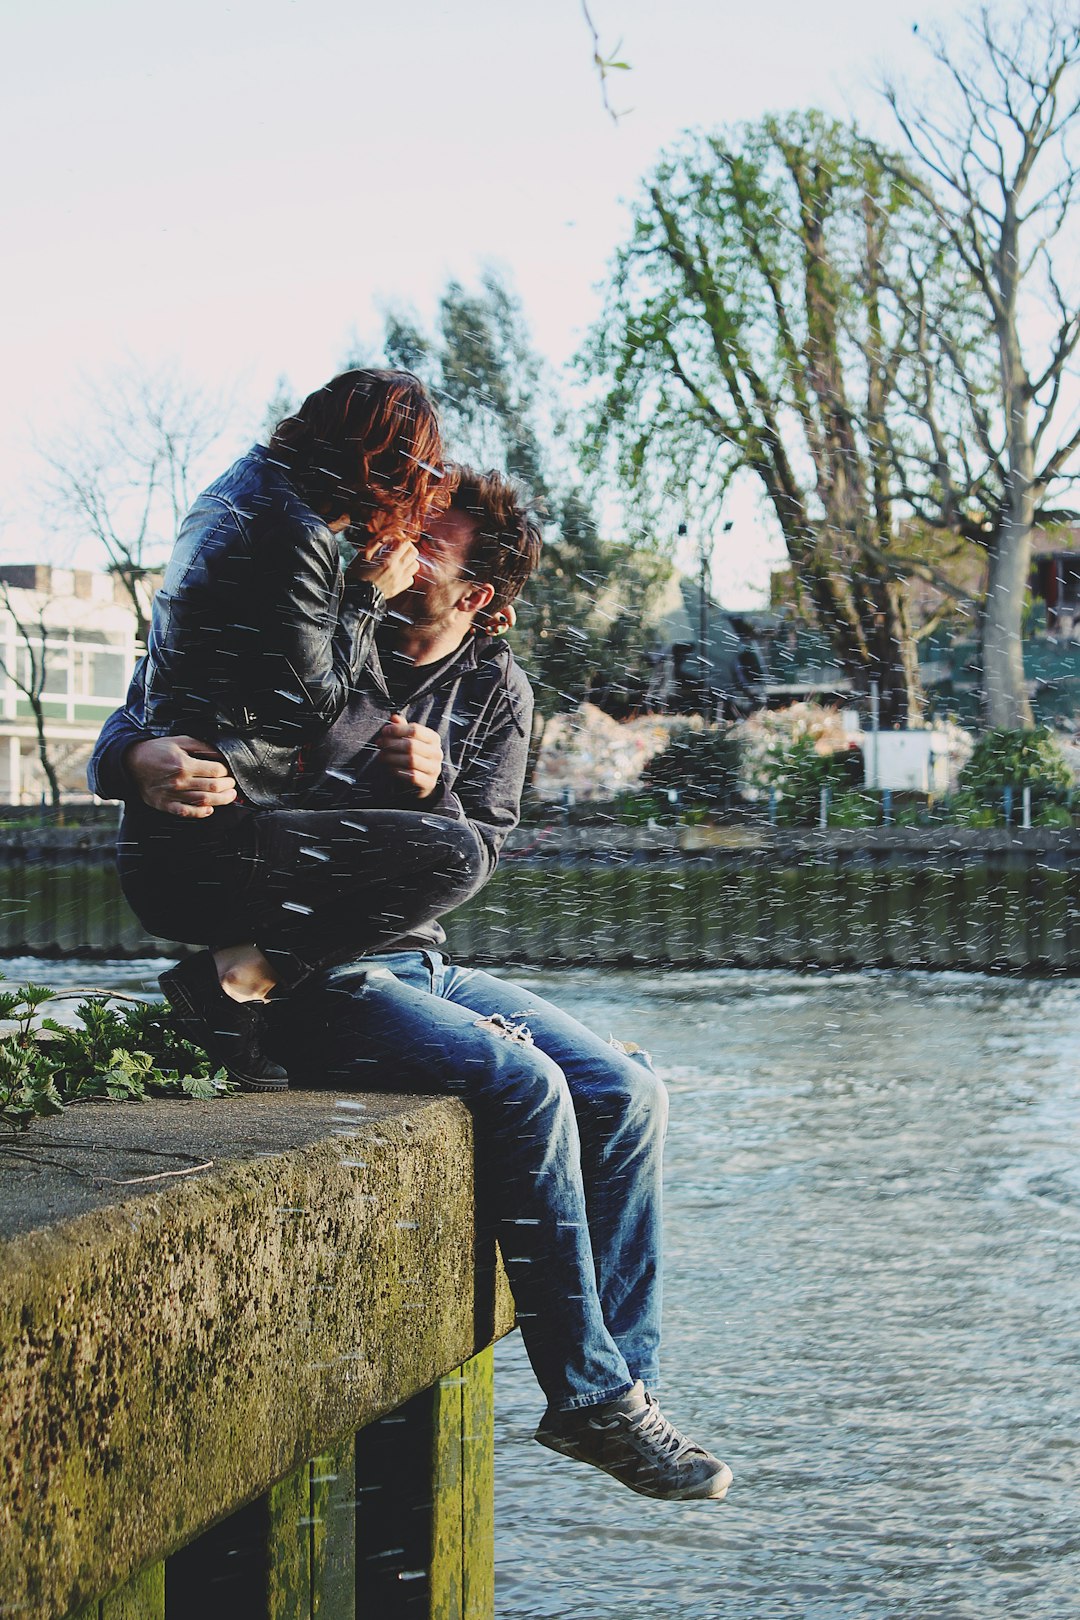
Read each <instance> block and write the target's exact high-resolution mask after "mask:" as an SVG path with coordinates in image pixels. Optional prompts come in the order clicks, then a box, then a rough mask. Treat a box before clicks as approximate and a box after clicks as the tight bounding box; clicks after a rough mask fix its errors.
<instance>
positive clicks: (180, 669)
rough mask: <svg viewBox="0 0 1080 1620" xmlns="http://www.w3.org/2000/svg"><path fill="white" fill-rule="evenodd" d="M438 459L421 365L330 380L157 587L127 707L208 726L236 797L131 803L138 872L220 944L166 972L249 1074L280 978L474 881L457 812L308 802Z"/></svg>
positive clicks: (434, 493) (215, 492)
mask: <svg viewBox="0 0 1080 1620" xmlns="http://www.w3.org/2000/svg"><path fill="white" fill-rule="evenodd" d="M441 456H442V445H441V440H440V435H439V427H438V421H437V418H436V415H435V411H434V408H433V406H432V404H431V401H430V399H429V398H428V396H427V394H426V392H425V390H424V388H423V386H422V385H421V384H420V382H419V381H418V380H417V379H416V378H415V377H413V376H411V375H410V374H409V373H407V372H395V371H376V370H366V371H350V372H345V373H344V374H342V375H341V376H339V377H335V378H333V379H332V380H331V382H329V383H328V384H327V385H326V387H325V388H321V389H319V390H318V391H317V392H316V393H314V394H312V395H310V396H309V397H308V398H307V399H306V400H305V401H304V403H303V405H301V407H300V408H299V410H298V411H297V412H296V413H295V414H294V415H293V416H290V417H287V418H286V419H285V421H283V422H281V423H280V424H279V425H278V427H277V428H276V430H275V432H274V434H273V436H272V438H271V440H270V444H269V447H268V448H267V449H265V450H263V449H261V448H256V449H254V450H252V451H251V452H249V454H248V455H246V456H244V457H242V458H241V459H240V461H238V462H237V463H236V464H235V465H234V466H233V467H232V468H230V469H229V471H228V472H227V473H226V474H225V475H224V477H223V478H220V479H219V480H218V481H217V482H216V483H214V484H212V485H211V486H210V488H209V489H208V490H206V491H205V492H204V493H203V494H202V495H200V496H199V498H198V500H197V501H196V502H195V504H194V506H193V507H192V509H191V511H190V512H189V513H188V515H187V517H186V518H185V519H184V522H183V524H182V525H181V528H180V532H179V534H178V535H177V539H176V544H175V546H174V549H173V553H172V557H171V558H170V561H169V565H168V568H167V570H166V574H165V579H164V583H163V585H162V588H161V590H160V591H159V592H158V595H157V597H156V598H155V601H154V607H153V619H152V625H151V631H150V635H149V638H148V646H147V656H146V659H145V661H144V664H143V667H142V670H141V672H140V675H139V676H138V678H137V681H136V683H135V698H136V701H135V703H134V704H132V703H131V701H130V699H129V711H130V712H132V713H133V717H134V718H136V719H137V720H138V722H139V724H140V725H141V726H142V728H143V729H144V730H145V731H146V732H148V733H149V734H150V735H153V736H179V735H192V736H197V737H201V738H204V739H206V741H207V742H208V743H211V744H212V745H213V747H214V748H215V749H216V750H217V752H218V754H219V755H220V756H221V757H222V758H223V759H224V760H225V762H226V763H227V764H228V767H229V770H230V773H231V775H232V776H233V777H234V779H235V781H236V783H237V788H238V790H239V801H238V803H237V804H236V805H230V806H228V807H225V808H222V809H218V810H217V811H215V813H214V815H213V816H212V817H210V818H208V819H207V820H197V821H182V820H177V819H176V818H174V817H170V816H166V815H161V814H159V813H158V812H156V811H154V810H151V809H149V808H148V807H146V806H145V805H142V804H140V803H136V802H134V801H132V802H130V803H129V805H128V807H127V809H126V811H125V816H124V820H123V822H122V824H121V834H120V846H119V856H118V864H119V867H120V875H121V881H122V885H123V888H124V893H125V895H126V897H127V899H128V901H129V903H130V904H131V906H132V909H133V910H134V911H135V913H136V915H137V916H138V917H139V918H140V920H141V921H142V922H143V924H144V926H146V927H147V928H148V929H150V931H151V932H153V933H157V934H160V935H162V936H164V937H167V938H172V939H182V940H187V941H191V942H192V943H199V944H205V945H207V946H208V947H209V949H208V950H206V951H204V952H202V953H200V954H199V955H196V956H193V957H189V958H187V959H185V960H184V961H183V962H181V963H180V964H179V965H178V966H177V967H175V968H173V969H171V970H170V971H169V972H167V973H165V974H163V975H162V978H161V985H162V989H163V990H164V992H165V995H166V997H167V998H168V1000H169V1002H170V1003H171V1005H172V1008H173V1012H174V1016H175V1019H176V1022H177V1024H178V1027H180V1029H181V1030H182V1032H183V1033H184V1034H185V1035H186V1036H188V1037H189V1038H190V1039H193V1040H195V1041H197V1042H198V1043H199V1044H200V1045H202V1046H204V1047H205V1048H206V1050H207V1051H208V1052H209V1053H210V1055H211V1056H212V1057H213V1058H214V1059H215V1060H216V1061H218V1062H221V1063H223V1064H224V1065H225V1067H226V1068H227V1069H228V1070H229V1072H230V1074H231V1075H232V1076H233V1077H234V1078H236V1079H238V1080H239V1081H241V1082H242V1083H244V1084H246V1085H249V1086H257V1087H264V1086H276V1085H280V1084H281V1083H282V1082H283V1081H284V1079H285V1076H284V1074H283V1071H282V1070H281V1069H280V1068H278V1067H277V1066H276V1065H275V1064H273V1063H272V1062H271V1061H270V1060H269V1059H268V1057H267V1056H266V1054H265V1052H264V1051H263V1046H262V1022H261V1011H260V1009H261V1007H262V1005H263V1003H265V1001H266V1000H267V999H268V998H269V997H270V996H271V995H273V994H279V995H280V994H283V993H287V992H288V991H289V990H290V989H292V988H293V987H294V986H295V985H297V984H298V983H300V982H301V981H302V980H303V979H304V978H305V977H307V976H308V975H309V974H310V973H312V972H314V971H316V970H317V969H319V968H323V967H326V966H329V965H331V964H332V963H333V962H335V961H341V960H346V959H348V958H350V957H352V956H356V955H359V954H361V953H362V952H363V951H365V950H371V949H373V948H375V947H377V946H378V945H379V944H381V943H383V942H385V941H386V940H387V939H389V938H392V937H394V935H396V934H400V933H401V932H403V931H404V929H406V928H407V927H408V926H410V925H412V924H414V923H418V922H421V921H423V920H427V919H428V918H429V917H430V916H432V915H434V914H435V913H436V912H437V911H440V910H445V909H447V907H448V905H452V904H454V903H456V902H457V901H458V900H460V899H462V898H464V897H465V894H466V893H467V892H468V890H469V888H470V886H471V884H472V883H473V881H474V879H475V873H476V870H477V865H478V851H477V848H476V840H475V835H473V834H472V832H471V830H470V829H468V828H467V827H464V826H462V825H461V824H459V823H456V822H453V821H450V820H448V819H446V818H437V817H432V816H424V815H423V814H421V813H418V812H414V811H404V810H402V811H380V812H376V813H371V812H368V813H365V815H364V818H363V823H362V824H361V823H360V822H359V821H358V820H357V819H356V818H355V817H353V818H352V819H350V818H349V816H348V813H347V812H342V811H336V810H335V811H305V810H303V808H302V806H303V802H304V790H305V781H304V775H303V750H304V747H305V745H306V744H308V743H311V742H314V741H315V740H316V739H317V738H318V737H319V736H320V735H321V734H322V733H323V732H324V731H325V730H326V729H327V728H328V727H329V726H330V725H331V724H332V723H333V721H334V720H335V719H336V718H337V716H338V714H340V712H341V710H342V709H343V708H344V706H345V703H346V702H347V700H348V695H349V690H350V687H351V686H352V685H353V684H354V683H355V681H356V679H357V677H358V675H359V672H360V670H361V669H362V667H363V665H364V663H365V661H366V659H367V657H368V654H369V652H370V648H371V643H372V639H373V636H374V632H375V627H376V625H377V624H378V622H379V620H380V619H381V617H382V616H383V613H384V611H385V602H386V599H387V598H389V597H392V596H395V595H397V594H398V593H399V592H400V591H402V590H404V589H406V588H407V586H408V585H409V584H410V583H411V582H412V579H413V576H414V575H415V573H416V569H417V565H418V553H417V550H416V545H415V541H416V540H417V539H418V538H419V534H420V526H421V522H422V519H423V517H424V514H425V512H427V511H428V510H430V508H431V507H432V505H433V504H435V505H436V506H437V505H438V502H439V480H440V462H441ZM346 530H348V531H349V533H350V536H351V539H352V541H353V543H354V544H355V546H356V554H355V556H354V557H353V558H352V560H351V561H350V562H349V564H348V566H347V567H345V568H343V566H342V558H341V555H340V552H339V545H338V539H337V536H338V535H340V534H343V533H344V531H346ZM283 847H284V848H285V849H287V850H288V855H287V857H283ZM388 904H389V905H390V908H391V909H390V910H388V909H387V906H388Z"/></svg>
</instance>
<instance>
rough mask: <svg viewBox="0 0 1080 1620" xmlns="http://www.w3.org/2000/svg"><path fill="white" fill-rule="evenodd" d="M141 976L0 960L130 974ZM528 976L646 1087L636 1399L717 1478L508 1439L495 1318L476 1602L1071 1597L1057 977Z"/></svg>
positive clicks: (846, 1618) (530, 1400) (524, 1436)
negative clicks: (633, 1484)
mask: <svg viewBox="0 0 1080 1620" xmlns="http://www.w3.org/2000/svg"><path fill="white" fill-rule="evenodd" d="M158 966H159V964H149V963H147V964H138V963H125V964H115V965H112V966H110V965H109V964H102V963H98V964H94V965H93V966H92V967H90V966H87V965H76V964H50V963H43V962H35V963H33V964H30V963H11V964H7V971H8V974H9V977H10V978H12V979H17V978H19V977H20V976H31V975H32V976H33V977H35V978H39V979H44V980H45V981H46V982H52V983H65V984H71V983H73V982H75V983H79V984H88V983H92V982H96V983H107V984H109V985H111V986H112V987H114V988H123V987H125V986H127V987H129V988H136V989H137V988H143V989H150V988H152V987H153V977H152V972H151V969H152V968H153V969H156V968H157V967H158ZM27 970H29V972H27ZM519 977H523V976H521V975H519ZM527 982H528V983H529V984H530V985H531V986H533V987H534V988H535V989H536V990H537V991H538V992H540V993H542V994H545V995H548V996H550V997H552V998H553V999H555V1000H557V1001H558V1002H560V1003H561V1005H563V1006H564V1007H566V1008H567V1009H568V1010H569V1011H572V1012H574V1013H575V1014H576V1015H577V1016H578V1017H580V1018H582V1019H583V1020H584V1021H585V1022H587V1023H589V1024H591V1025H592V1026H593V1027H595V1028H596V1029H598V1030H599V1031H601V1032H602V1033H603V1034H605V1035H607V1034H608V1033H609V1032H612V1031H613V1032H614V1033H616V1034H617V1035H619V1036H620V1037H622V1038H624V1039H626V1038H631V1039H634V1040H636V1041H638V1042H639V1043H640V1044H641V1045H643V1046H647V1047H649V1048H650V1049H651V1050H652V1052H653V1054H654V1057H655V1059H656V1061H657V1066H658V1068H659V1070H660V1072H661V1073H662V1074H663V1076H664V1078H665V1079H666V1081H667V1083H668V1085H669V1087H670V1090H671V1094H672V1125H671V1135H670V1138H669V1150H668V1177H667V1208H666V1233H667V1303H666V1332H665V1373H664V1389H663V1401H664V1406H665V1409H666V1410H667V1411H668V1413H669V1415H670V1416H671V1417H673V1418H674V1420H675V1421H676V1422H677V1423H679V1425H680V1426H681V1427H682V1428H684V1429H685V1430H686V1431H687V1432H688V1433H689V1434H691V1435H692V1436H693V1437H694V1438H695V1439H699V1440H700V1441H702V1442H704V1443H706V1444H710V1445H712V1446H713V1447H714V1449H716V1450H717V1451H719V1453H720V1454H721V1455H722V1456H723V1457H724V1458H725V1459H726V1461H727V1462H729V1463H730V1465H731V1467H732V1468H733V1470H734V1473H735V1483H734V1485H733V1486H732V1488H731V1491H730V1493H729V1496H728V1499H727V1501H726V1502H724V1503H719V1504H717V1503H691V1504H662V1503H654V1502H649V1501H647V1500H645V1499H643V1498H641V1497H637V1496H634V1495H632V1494H630V1493H629V1492H627V1491H625V1490H624V1489H623V1488H622V1487H620V1486H618V1485H616V1484H615V1483H614V1482H613V1481H610V1480H608V1479H606V1478H605V1477H604V1476H602V1475H599V1474H594V1473H593V1472H592V1471H591V1470H588V1469H586V1468H584V1467H582V1466H580V1465H578V1464H575V1463H572V1462H569V1461H567V1460H565V1459H563V1458H559V1457H555V1456H553V1455H552V1454H551V1453H549V1452H546V1451H545V1450H543V1449H542V1448H541V1447H539V1446H536V1445H535V1444H533V1442H532V1440H531V1438H530V1436H531V1433H532V1430H533V1428H534V1427H535V1423H536V1419H537V1416H538V1414H539V1410H540V1407H541V1406H542V1401H541V1400H540V1398H539V1396H538V1393H537V1390H536V1386H535V1384H534V1382H533V1380H532V1377H531V1374H530V1372H529V1369H528V1365H527V1363H526V1361H525V1359H524V1356H523V1353H522V1350H521V1346H520V1341H519V1339H518V1337H517V1336H516V1335H515V1336H514V1337H513V1338H511V1339H510V1340H507V1341H505V1342H504V1343H503V1344H501V1345H500V1346H499V1347H498V1349H497V1352H496V1356H497V1361H496V1394H497V1443H496V1475H497V1480H496V1489H497V1529H496V1558H497V1574H498V1615H499V1617H500V1620H529V1617H533V1616H536V1617H539V1616H558V1617H561V1620H638V1617H645V1616H649V1617H653V1620H684V1617H685V1620H691V1617H692V1620H713V1617H715V1620H720V1617H721V1616H723V1617H724V1620H729V1617H735V1620H787V1617H791V1620H856V1617H857V1620H915V1617H918V1620H968V1617H971V1620H976V1617H977V1620H986V1617H987V1616H990V1615H994V1616H999V1617H1001V1616H1005V1617H1010V1620H1011V1617H1014V1616H1015V1617H1016V1620H1021V1617H1023V1620H1040V1617H1043V1616H1045V1617H1047V1620H1071V1617H1073V1616H1077V1615H1080V1490H1078V1485H1080V1467H1078V1460H1077V1456H1078V1454H1077V1442H1078V1436H1080V1152H1078V1149H1080V1123H1078V1119H1080V1115H1078V1108H1077V1104H1078V1102H1080V1079H1078V1063H1077V1055H1078V1048H1080V983H1075V982H1060V981H1058V982H1055V981H1033V980H1025V981H1014V980H1006V979H990V978H982V977H978V976H965V975H959V974H939V975H926V974H904V973H865V974H858V975H856V974H850V975H835V976H827V975H822V976H816V977H815V976H806V975H796V974H791V973H764V972H762V973H740V972H717V973H709V972H695V973H676V972H666V973H665V972H656V973H653V972H650V973H644V972H637V973H616V972H608V971H599V970H597V971H591V970H572V971H562V972H558V973H535V974H530V975H528V976H527Z"/></svg>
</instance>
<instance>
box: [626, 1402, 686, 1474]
mask: <svg viewBox="0 0 1080 1620" xmlns="http://www.w3.org/2000/svg"><path fill="white" fill-rule="evenodd" d="M633 1424H634V1428H635V1429H636V1431H637V1433H638V1434H639V1435H641V1436H642V1438H643V1439H645V1440H647V1441H648V1442H649V1444H650V1445H651V1446H653V1447H654V1448H655V1450H656V1451H657V1452H659V1454H660V1458H661V1460H662V1461H663V1462H664V1463H665V1464H667V1465H668V1466H672V1465H674V1464H675V1463H677V1462H679V1461H680V1459H681V1458H682V1457H684V1456H686V1455H688V1454H689V1453H690V1452H694V1451H700V1450H701V1447H700V1446H696V1445H695V1444H694V1442H693V1441H692V1440H688V1439H687V1438H686V1436H685V1435H684V1434H680V1433H679V1431H678V1429H677V1428H676V1427H675V1425H674V1423H672V1422H671V1421H670V1419H669V1418H666V1417H665V1416H664V1414H663V1412H661V1410H660V1406H659V1404H658V1402H657V1400H656V1397H655V1396H654V1395H650V1394H649V1392H648V1391H647V1390H646V1392H645V1410H644V1411H643V1412H641V1413H640V1414H638V1415H635V1417H634V1419H633Z"/></svg>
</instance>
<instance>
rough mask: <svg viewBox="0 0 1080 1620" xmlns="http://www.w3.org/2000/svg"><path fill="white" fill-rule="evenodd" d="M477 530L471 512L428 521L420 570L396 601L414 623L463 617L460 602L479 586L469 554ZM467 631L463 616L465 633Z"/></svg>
mask: <svg viewBox="0 0 1080 1620" xmlns="http://www.w3.org/2000/svg"><path fill="white" fill-rule="evenodd" d="M476 530H477V524H476V519H475V518H472V517H470V516H469V514H468V513H467V512H456V511H453V510H451V511H448V512H442V513H440V514H439V515H438V516H437V517H436V516H431V517H429V518H427V519H425V522H424V531H423V534H422V535H421V537H420V540H419V542H418V548H419V551H420V567H419V569H418V571H417V574H416V578H415V579H414V580H413V582H412V585H411V586H410V587H409V589H408V590H407V591H403V592H402V594H401V596H399V597H398V598H397V601H396V602H395V607H397V608H399V609H400V611H401V612H402V613H404V614H405V615H406V617H407V618H409V619H411V620H412V621H413V623H414V624H423V625H435V624H442V623H444V622H445V623H447V624H451V623H453V621H454V619H455V618H456V617H458V616H459V614H458V603H459V602H460V600H461V598H462V597H463V596H466V595H467V594H468V592H469V589H470V587H471V586H472V585H473V584H474V583H475V581H474V580H473V578H472V576H471V575H470V573H469V553H470V551H471V550H472V545H473V541H474V540H475V538H476ZM466 629H467V625H466V622H465V619H464V618H463V617H462V620H461V630H462V633H463V634H464V632H465V630H466Z"/></svg>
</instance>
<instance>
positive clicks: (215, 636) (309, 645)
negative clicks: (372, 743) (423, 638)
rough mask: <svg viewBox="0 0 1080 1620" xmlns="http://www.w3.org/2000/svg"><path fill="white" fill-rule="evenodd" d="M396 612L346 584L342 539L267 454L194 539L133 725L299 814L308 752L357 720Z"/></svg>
mask: <svg viewBox="0 0 1080 1620" xmlns="http://www.w3.org/2000/svg"><path fill="white" fill-rule="evenodd" d="M383 612H384V603H383V599H382V596H381V594H380V592H379V591H378V590H377V589H376V588H375V587H374V586H373V585H369V584H357V585H347V584H346V583H345V578H344V575H343V573H342V569H341V558H340V553H339V551H338V545H337V541H336V539H335V537H334V536H333V535H332V534H331V532H330V530H329V529H328V528H327V526H326V524H325V523H324V522H323V520H322V519H321V518H320V517H318V516H317V514H316V513H315V512H313V511H312V510H311V508H310V507H309V506H308V505H307V504H306V502H305V501H304V500H303V499H302V497H301V496H300V495H299V494H298V493H297V491H296V490H295V489H294V488H293V486H292V484H290V483H289V481H288V479H287V478H286V476H285V473H284V471H283V469H282V468H281V466H280V465H278V464H276V463H275V462H273V461H271V459H270V455H269V452H268V451H266V450H263V449H261V448H259V447H256V448H255V449H254V450H252V451H250V452H249V454H248V455H246V456H242V457H241V459H240V460H239V461H238V462H236V463H235V465H234V466H232V467H230V468H229V471H228V472H227V473H225V475H224V476H223V477H222V478H219V479H218V480H217V482H216V483H214V484H211V485H210V488H209V489H207V490H204V492H203V493H202V494H201V495H200V496H199V498H198V500H197V501H196V502H195V504H194V506H193V507H192V508H191V511H190V512H189V513H188V514H187V516H186V517H185V519H184V521H183V523H182V524H181V526H180V532H179V534H178V535H177V537H176V544H175V546H174V547H173V553H172V556H171V557H170V559H169V565H168V568H167V569H166V571H165V580H164V583H163V585H162V587H161V589H160V591H159V592H158V594H157V596H156V597H155V598H154V605H153V617H152V624H151V629H150V634H149V637H148V645H147V655H146V658H145V660H144V661H143V664H142V665H141V666H140V669H139V670H137V671H136V679H135V682H134V683H133V687H132V693H131V694H129V705H128V706H129V713H130V714H131V716H132V718H133V720H134V721H135V722H136V724H138V725H140V726H141V727H143V728H144V729H145V731H146V732H148V733H149V734H150V735H151V736H178V735H182V734H184V733H188V734H190V735H192V736H195V737H201V738H203V739H205V741H207V742H211V743H213V744H215V746H216V747H217V748H218V749H219V750H220V751H221V753H222V754H223V755H224V756H225V758H226V759H227V760H228V762H229V767H230V769H231V771H232V774H233V776H234V777H235V779H236V782H237V786H238V787H239V788H240V790H241V792H242V793H243V795H244V797H245V798H246V799H248V800H249V802H250V803H252V804H257V805H275V804H282V803H288V802H289V800H290V799H291V798H292V797H293V795H294V793H295V792H296V791H297V789H298V787H299V783H298V782H297V779H296V777H297V772H296V765H297V756H298V754H299V751H300V749H301V747H303V746H304V744H306V743H311V742H315V741H316V740H317V739H318V738H320V737H321V736H322V735H323V734H324V733H325V732H326V730H327V729H328V727H329V726H331V725H332V724H333V722H334V721H335V720H336V719H337V717H338V715H339V714H340V713H341V711H342V710H343V709H344V707H345V705H346V703H347V701H348V698H349V692H350V690H351V688H352V687H353V686H355V684H356V680H357V677H358V676H359V674H360V671H361V669H362V668H363V666H364V664H365V662H366V661H367V658H368V655H369V653H370V650H371V643H372V638H373V636H374V632H375V627H376V625H377V623H378V621H379V620H380V619H381V617H382V615H383ZM133 697H134V703H133V702H132V698H133Z"/></svg>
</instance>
